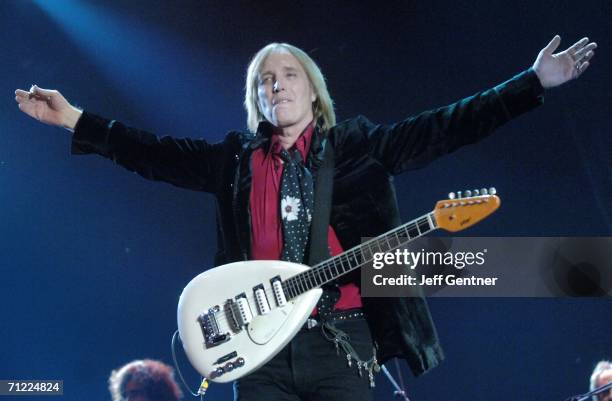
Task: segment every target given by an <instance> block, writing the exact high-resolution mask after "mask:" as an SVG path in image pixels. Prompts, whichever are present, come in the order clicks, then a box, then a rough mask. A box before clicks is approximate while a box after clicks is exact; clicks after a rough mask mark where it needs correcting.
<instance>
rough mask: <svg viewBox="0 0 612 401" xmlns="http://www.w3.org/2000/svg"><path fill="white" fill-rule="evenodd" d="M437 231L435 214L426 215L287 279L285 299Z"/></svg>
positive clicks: (284, 288) (284, 285) (317, 286)
mask: <svg viewBox="0 0 612 401" xmlns="http://www.w3.org/2000/svg"><path fill="white" fill-rule="evenodd" d="M437 228H438V226H437V225H436V220H435V217H434V213H433V212H430V213H427V214H425V215H423V216H421V217H419V218H416V219H414V220H412V221H410V222H408V223H406V224H403V225H401V226H399V227H397V228H394V229H393V230H391V231H388V232H386V233H384V234H382V235H380V236H378V237H376V238H372V239H370V240H368V241H366V242H364V243H363V244H360V245H357V246H355V247H353V248H351V249H349V250H348V251H345V252H343V253H341V254H339V255H336V256H334V257H332V258H330V259H327V260H325V261H323V262H321V263H319V264H317V265H315V266H313V267H312V269H310V270H307V271H305V272H303V273H300V274H297V275H295V276H293V277H291V278H289V279H287V280H285V281H284V282H283V290H284V292H285V296H286V297H287V299H293V298H295V297H297V296H299V295H301V294H303V293H305V292H306V291H309V290H311V289H313V288H319V287H321V286H323V285H325V284H327V283H329V282H332V281H334V280H335V279H337V278H338V277H341V276H343V275H345V274H348V273H350V272H352V271H353V270H357V269H359V268H360V267H361V266H363V265H365V264H367V263H369V262H370V261H372V259H373V258H374V254H375V253H379V252H389V251H392V250H394V249H397V248H399V247H401V246H402V245H405V244H407V243H409V242H411V241H413V240H415V239H417V238H419V237H421V236H423V235H425V234H428V233H430V232H432V231H434V230H436V229H437Z"/></svg>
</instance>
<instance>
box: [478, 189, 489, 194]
mask: <svg viewBox="0 0 612 401" xmlns="http://www.w3.org/2000/svg"><path fill="white" fill-rule="evenodd" d="M480 193H481V194H482V195H488V194H489V192H488V191H487V189H486V188H483V189H481V190H480Z"/></svg>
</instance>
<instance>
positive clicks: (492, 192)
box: [489, 187, 497, 195]
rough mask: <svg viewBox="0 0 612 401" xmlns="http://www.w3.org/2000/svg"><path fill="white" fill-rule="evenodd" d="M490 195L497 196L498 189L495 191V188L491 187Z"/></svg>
mask: <svg viewBox="0 0 612 401" xmlns="http://www.w3.org/2000/svg"><path fill="white" fill-rule="evenodd" d="M489 193H490V194H491V195H495V194H496V193H497V189H495V187H491V188H489Z"/></svg>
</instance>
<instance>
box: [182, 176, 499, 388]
mask: <svg viewBox="0 0 612 401" xmlns="http://www.w3.org/2000/svg"><path fill="white" fill-rule="evenodd" d="M468 192H470V191H466V195H468V197H465V198H463V197H461V193H460V192H459V197H458V198H457V199H454V194H451V195H453V196H451V199H448V200H443V201H439V202H438V203H436V206H435V208H434V210H433V211H432V212H430V213H427V214H425V215H424V216H421V217H419V218H417V219H415V220H412V221H410V222H409V223H406V224H404V225H402V226H400V227H398V228H395V229H393V230H391V231H389V232H387V233H385V234H382V235H381V236H379V237H377V238H374V239H372V240H369V241H367V242H365V243H363V244H361V245H358V246H356V247H354V248H351V249H349V250H348V251H346V252H344V253H342V254H340V255H337V256H335V257H333V258H330V259H328V260H326V261H324V262H321V263H319V264H317V265H316V266H313V267H309V266H305V265H301V264H297V263H290V262H283V261H277V260H274V261H249V262H236V263H230V264H227V265H223V266H219V267H216V268H214V269H211V270H208V271H206V272H204V273H202V274H200V275H198V276H197V277H195V278H194V279H193V280H191V282H189V284H187V287H185V289H184V290H183V293H182V294H181V298H180V300H179V305H178V329H179V334H180V338H181V340H182V343H183V348H184V349H185V353H186V354H187V357H188V358H189V361H190V362H191V364H192V365H193V367H194V368H195V369H196V370H197V371H198V372H199V373H200V374H202V375H203V376H204V377H206V378H207V379H209V380H211V381H214V382H219V383H225V382H229V381H232V380H236V379H238V378H240V377H242V376H244V375H246V374H248V373H250V372H252V371H254V370H255V369H257V368H259V367H260V366H262V365H263V364H264V363H266V362H267V361H269V360H270V359H271V358H272V357H273V356H274V355H276V354H277V353H278V352H279V351H280V350H281V349H282V348H283V347H284V346H285V345H286V344H287V343H288V342H289V341H291V339H292V338H293V337H294V336H295V335H296V333H297V332H298V331H299V330H300V328H301V327H302V325H303V324H304V323H305V322H306V319H307V318H308V317H309V316H310V314H311V312H312V310H313V308H314V307H315V306H316V304H317V302H318V300H319V297H320V296H321V293H322V290H321V288H320V287H321V286H322V285H324V284H326V283H329V282H331V281H333V280H335V279H336V278H338V277H340V276H342V275H344V274H347V273H349V272H351V271H353V270H355V269H358V268H360V267H361V266H363V265H365V264H366V263H368V262H370V261H371V260H372V255H373V254H374V253H376V252H387V251H390V250H393V249H395V248H398V247H400V246H402V245H404V244H406V243H408V242H410V241H412V240H414V239H416V238H419V237H421V236H422V235H425V234H427V233H429V232H431V231H433V230H435V229H438V228H442V229H444V230H446V231H451V232H454V231H459V230H463V229H465V228H468V227H470V226H472V225H474V224H476V223H477V222H479V221H480V220H482V219H484V218H486V217H487V216H488V215H490V214H491V213H493V212H494V211H495V210H496V209H497V208H498V207H499V205H500V200H499V198H498V197H497V196H496V195H495V189H494V188H491V190H489V191H487V190H486V189H483V190H481V191H478V190H476V191H474V194H475V195H476V196H470V195H472V194H471V193H468Z"/></svg>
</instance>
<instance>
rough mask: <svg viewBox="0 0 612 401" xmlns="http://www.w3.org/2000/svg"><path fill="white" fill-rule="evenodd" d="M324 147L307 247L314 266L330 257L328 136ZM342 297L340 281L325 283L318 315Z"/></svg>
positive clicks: (331, 166) (331, 162) (330, 163)
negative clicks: (328, 235)
mask: <svg viewBox="0 0 612 401" xmlns="http://www.w3.org/2000/svg"><path fill="white" fill-rule="evenodd" d="M323 147H324V148H323V161H322V163H321V165H320V166H319V169H318V171H317V177H316V182H315V189H314V214H313V216H312V223H311V226H310V241H309V242H310V248H309V250H308V265H309V266H314V265H316V264H317V263H319V262H321V261H323V260H325V259H329V258H330V257H331V254H330V250H329V244H328V239H327V232H328V230H329V219H330V215H331V205H332V193H333V190H334V166H335V164H334V148H333V146H332V144H331V141H329V140H327V138H325V139H324V140H323ZM339 298H340V290H339V289H338V286H337V285H333V284H331V285H325V286H323V295H322V296H321V299H319V303H318V304H317V309H318V311H319V316H324V315H327V314H329V313H331V311H332V310H333V308H334V305H335V304H336V302H337V301H338V299H339Z"/></svg>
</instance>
